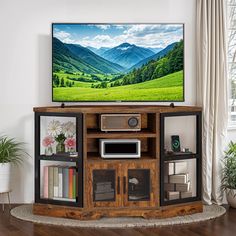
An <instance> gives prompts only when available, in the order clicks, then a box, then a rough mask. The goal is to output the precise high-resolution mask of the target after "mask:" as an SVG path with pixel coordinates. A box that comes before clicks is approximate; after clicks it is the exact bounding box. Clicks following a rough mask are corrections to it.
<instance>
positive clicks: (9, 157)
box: [0, 136, 28, 193]
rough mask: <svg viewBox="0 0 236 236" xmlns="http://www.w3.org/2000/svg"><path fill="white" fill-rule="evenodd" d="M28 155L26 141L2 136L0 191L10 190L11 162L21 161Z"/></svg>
mask: <svg viewBox="0 0 236 236" xmlns="http://www.w3.org/2000/svg"><path fill="white" fill-rule="evenodd" d="M26 155H28V154H27V153H26V152H25V150H24V143H22V142H18V141H17V140H16V139H14V138H9V137H7V136H0V193H1V192H2V193H3V192H8V191H9V190H10V174H11V164H19V163H21V162H22V160H23V157H25V156H26Z"/></svg>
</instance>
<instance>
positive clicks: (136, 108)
mask: <svg viewBox="0 0 236 236" xmlns="http://www.w3.org/2000/svg"><path fill="white" fill-rule="evenodd" d="M201 110H202V109H201V107H196V106H176V107H174V108H172V107H170V106H164V105H163V106H154V105H153V106H151V105H146V106H145V105H118V104H116V105H109V104H107V105H79V106H65V107H64V108H61V107H60V106H51V107H35V108H34V111H37V112H62V113H67V112H68V113H76V112H82V113H136V112H137V113H138V112H139V113H148V112H152V113H156V112H180V111H183V112H184V111H186V112H187V111H201Z"/></svg>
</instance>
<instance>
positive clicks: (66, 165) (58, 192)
mask: <svg viewBox="0 0 236 236" xmlns="http://www.w3.org/2000/svg"><path fill="white" fill-rule="evenodd" d="M77 167H78V166H77V164H76V162H64V161H52V160H40V188H39V191H40V192H39V193H40V194H39V196H40V198H39V201H38V202H42V201H43V202H45V203H46V202H51V203H53V204H54V203H55V204H58V203H62V202H63V203H64V204H65V205H68V204H69V205H71V204H72V203H73V204H74V205H76V206H77V205H78V204H79V203H78V196H79V195H80V194H82V191H81V190H79V189H78V186H79V185H78V181H79V178H78V168H77Z"/></svg>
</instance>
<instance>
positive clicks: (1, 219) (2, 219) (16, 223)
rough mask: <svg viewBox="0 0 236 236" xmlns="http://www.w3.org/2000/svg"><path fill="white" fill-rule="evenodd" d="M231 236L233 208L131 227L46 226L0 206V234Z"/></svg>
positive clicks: (234, 232)
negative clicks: (179, 222) (190, 220)
mask: <svg viewBox="0 0 236 236" xmlns="http://www.w3.org/2000/svg"><path fill="white" fill-rule="evenodd" d="M8 235H13V236H32V235H37V236H39V235H42V236H46V235H50V236H59V235H62V236H74V235H80V236H99V235H102V236H123V235H125V236H143V235H144V236H154V235H160V236H197V235H206V236H208V235H209V236H231V235H232V236H233V235H236V209H229V210H228V211H227V214H226V215H224V216H222V217H219V218H217V219H215V220H209V221H205V222H202V223H195V224H189V225H183V226H168V227H167V226H165V227H160V228H145V227H143V228H134V229H81V228H69V227H61V226H47V225H40V224H34V223H29V222H25V221H21V220H18V219H16V218H14V217H12V216H10V214H9V212H8V208H7V206H6V209H5V212H4V213H3V212H2V211H1V208H0V236H8Z"/></svg>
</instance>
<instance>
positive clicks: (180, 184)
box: [164, 161, 192, 200]
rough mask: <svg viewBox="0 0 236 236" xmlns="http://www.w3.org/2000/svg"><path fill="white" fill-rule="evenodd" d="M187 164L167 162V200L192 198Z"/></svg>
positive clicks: (165, 185) (184, 162) (165, 168)
mask: <svg viewBox="0 0 236 236" xmlns="http://www.w3.org/2000/svg"><path fill="white" fill-rule="evenodd" d="M187 169H188V167H187V162H186V161H179V162H166V163H165V166H164V173H165V175H164V189H165V198H166V199H167V200H176V199H181V198H189V197H192V191H191V182H190V179H189V174H188V172H187Z"/></svg>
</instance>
